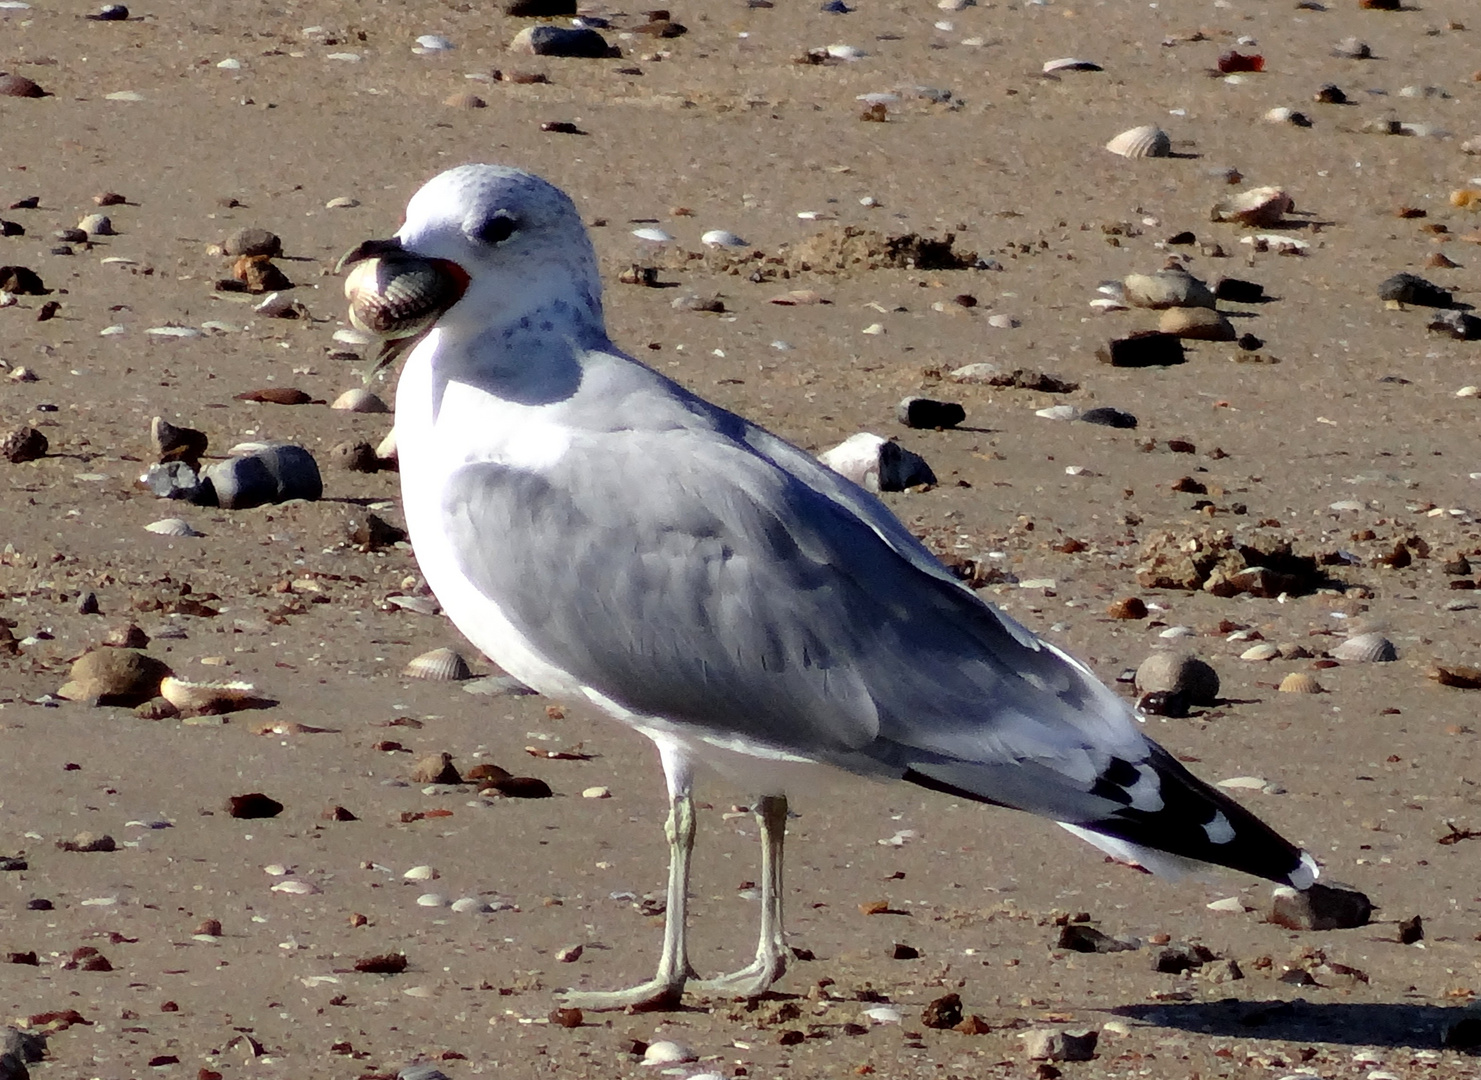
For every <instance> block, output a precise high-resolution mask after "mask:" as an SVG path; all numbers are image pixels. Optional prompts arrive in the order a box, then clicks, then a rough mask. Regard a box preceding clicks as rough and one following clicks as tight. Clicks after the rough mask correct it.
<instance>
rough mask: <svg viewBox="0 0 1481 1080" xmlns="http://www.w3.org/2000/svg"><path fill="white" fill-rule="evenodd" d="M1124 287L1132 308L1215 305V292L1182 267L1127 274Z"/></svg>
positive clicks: (1123, 282) (1207, 306)
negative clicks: (1153, 272)
mask: <svg viewBox="0 0 1481 1080" xmlns="http://www.w3.org/2000/svg"><path fill="white" fill-rule="evenodd" d="M1121 287H1122V290H1123V293H1124V295H1125V297H1126V302H1127V303H1129V304H1131V305H1132V306H1133V307H1142V308H1152V309H1154V310H1159V309H1162V308H1175V307H1199V308H1211V307H1213V306H1214V291H1213V290H1212V289H1210V288H1209V287H1208V286H1207V285H1206V284H1204V283H1203V282H1202V281H1200V280H1199V279H1198V278H1196V277H1194V276H1193V275H1192V274H1190V273H1188V271H1186V270H1182V269H1177V268H1168V269H1166V270H1159V271H1157V272H1156V273H1155V274H1127V275H1126V277H1125V278H1123V279H1122V281H1121Z"/></svg>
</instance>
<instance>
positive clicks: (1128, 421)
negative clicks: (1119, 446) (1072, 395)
mask: <svg viewBox="0 0 1481 1080" xmlns="http://www.w3.org/2000/svg"><path fill="white" fill-rule="evenodd" d="M1057 407H1058V408H1068V407H1070V406H1057ZM1072 419H1076V420H1079V421H1080V422H1081V423H1084V424H1099V425H1100V426H1101V427H1111V428H1126V429H1129V428H1134V427H1136V426H1137V418H1136V416H1135V415H1133V414H1132V413H1129V412H1126V411H1124V410H1122V409H1113V408H1111V407H1110V406H1109V405H1100V406H1097V407H1096V408H1094V409H1086V410H1085V411H1084V412H1082V413H1080V414H1079V416H1076V417H1072Z"/></svg>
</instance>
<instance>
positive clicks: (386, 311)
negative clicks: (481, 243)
mask: <svg viewBox="0 0 1481 1080" xmlns="http://www.w3.org/2000/svg"><path fill="white" fill-rule="evenodd" d="M347 269H348V270H349V276H348V277H347V278H346V280H345V296H346V298H347V299H348V300H349V301H350V322H351V323H352V324H353V325H354V326H355V328H356V329H357V330H360V331H362V332H364V333H365V334H366V335H367V337H368V338H369V340H370V341H372V342H375V343H376V345H377V348H376V352H375V355H374V356H373V357H371V363H370V366H369V368H368V370H367V371H366V373H365V382H366V384H367V385H368V384H369V383H370V382H371V381H372V380H373V379H374V378H375V377H376V376H377V375H379V374H380V373H381V372H382V371H384V370H385V369H386V368H388V367H390V366H391V365H392V364H393V363H395V362H396V360H397V358H399V357H400V356H401V354H402V353H404V352H406V350H407V349H409V348H411V347H412V346H413V345H415V344H416V343H417V342H418V341H420V340H421V339H422V338H423V337H424V336H425V335H426V334H427V332H428V331H429V330H431V329H432V327H433V326H435V325H436V323H437V320H438V319H439V318H441V317H442V315H443V313H444V312H446V311H447V309H448V308H450V307H452V306H453V305H454V304H456V303H457V302H458V301H459V300H460V299H462V296H463V293H464V292H465V291H466V290H467V288H468V273H467V271H465V270H464V269H463V268H462V267H461V266H459V265H458V264H457V263H455V262H451V261H449V260H447V259H429V258H424V257H422V256H420V255H417V254H415V253H414V252H409V251H407V250H406V248H405V247H403V246H402V244H401V241H400V240H398V239H396V238H395V237H391V238H389V239H384V240H366V241H365V242H364V243H362V244H360V245H358V246H357V247H355V248H352V249H351V250H350V251H347V252H345V253H344V254H343V255H341V256H340V258H339V261H338V262H336V263H335V266H334V270H335V273H343V272H344V271H345V270H347Z"/></svg>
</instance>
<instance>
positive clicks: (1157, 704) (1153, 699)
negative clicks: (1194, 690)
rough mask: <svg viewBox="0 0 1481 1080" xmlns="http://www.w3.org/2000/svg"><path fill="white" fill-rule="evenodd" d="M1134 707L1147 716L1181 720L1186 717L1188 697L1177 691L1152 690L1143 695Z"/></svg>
mask: <svg viewBox="0 0 1481 1080" xmlns="http://www.w3.org/2000/svg"><path fill="white" fill-rule="evenodd" d="M1136 707H1137V708H1138V709H1139V710H1141V711H1142V712H1143V713H1146V714H1147V715H1148V716H1168V717H1171V718H1172V719H1174V720H1181V719H1182V718H1183V717H1185V716H1187V715H1188V695H1187V694H1185V693H1183V692H1181V691H1179V690H1153V691H1151V692H1150V693H1146V694H1143V695H1142V696H1141V698H1140V699H1139V700H1138V701H1137V703H1136Z"/></svg>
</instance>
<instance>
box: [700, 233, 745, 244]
mask: <svg viewBox="0 0 1481 1080" xmlns="http://www.w3.org/2000/svg"><path fill="white" fill-rule="evenodd" d="M699 242H700V243H701V244H703V245H705V247H712V248H743V247H750V244H748V243H746V241H744V240H742V239H741V238H740V237H739V236H736V235H735V233H733V232H728V231H726V230H725V229H711V230H710V231H709V232H707V233H705V234H704V235H702V236H701V237H700V238H699Z"/></svg>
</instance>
